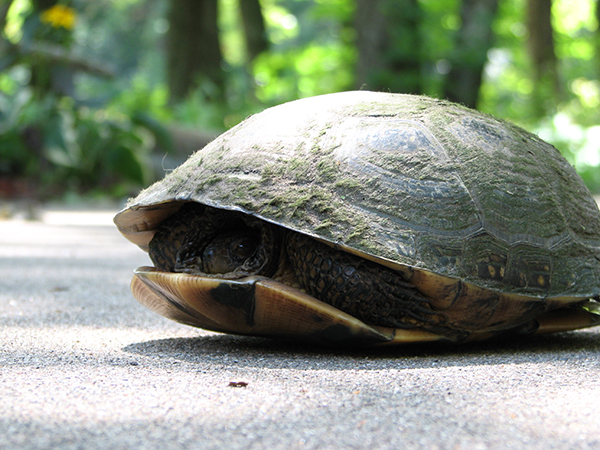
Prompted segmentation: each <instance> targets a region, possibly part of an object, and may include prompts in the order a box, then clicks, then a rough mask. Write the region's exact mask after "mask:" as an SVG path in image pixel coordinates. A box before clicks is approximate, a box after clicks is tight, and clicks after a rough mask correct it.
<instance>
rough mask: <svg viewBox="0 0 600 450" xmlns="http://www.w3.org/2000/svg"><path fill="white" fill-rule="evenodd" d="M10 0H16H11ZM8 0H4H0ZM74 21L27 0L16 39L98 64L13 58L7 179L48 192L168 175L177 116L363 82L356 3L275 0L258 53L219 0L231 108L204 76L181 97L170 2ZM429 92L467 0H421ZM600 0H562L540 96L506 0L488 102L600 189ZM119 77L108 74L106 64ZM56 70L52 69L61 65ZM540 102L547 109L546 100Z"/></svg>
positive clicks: (17, 2)
mask: <svg viewBox="0 0 600 450" xmlns="http://www.w3.org/2000/svg"><path fill="white" fill-rule="evenodd" d="M5 1H6V0H5ZM0 3H1V2H0ZM58 3H59V4H61V5H66V6H68V7H71V8H73V10H74V11H75V16H74V22H73V28H72V29H69V28H68V27H66V28H65V27H56V26H53V24H52V23H51V22H48V21H46V22H44V21H42V19H41V17H42V16H41V15H40V14H39V11H34V10H33V9H32V4H31V3H30V1H29V0H14V1H13V2H12V7H11V10H10V12H9V14H8V16H7V21H6V26H5V28H4V34H3V38H4V40H5V41H7V42H10V43H11V45H22V44H24V43H32V42H33V43H35V42H45V43H48V42H50V43H51V44H53V45H55V46H60V47H61V48H62V49H63V50H64V51H65V52H66V54H68V55H69V57H73V55H74V57H77V58H79V59H83V60H84V61H86V62H88V63H89V65H88V67H86V64H83V65H82V64H79V65H76V66H74V67H69V64H68V63H67V64H62V66H61V65H60V64H55V63H54V62H52V61H48V60H43V59H42V60H40V59H39V58H32V57H31V55H28V54H27V53H26V52H22V53H20V54H17V53H10V54H8V53H7V54H6V55H2V54H0V177H25V178H28V179H33V180H35V183H36V186H38V188H39V191H38V192H40V193H42V194H43V195H62V194H63V193H65V192H69V191H76V192H94V191H101V192H105V193H108V194H110V195H115V196H122V195H127V194H131V193H134V192H135V191H136V190H137V189H139V188H140V187H142V186H144V185H147V184H148V183H149V182H150V181H152V180H153V179H154V178H156V177H160V176H161V175H162V174H161V173H157V172H156V170H155V169H153V168H152V167H151V166H150V159H149V156H150V155H151V154H158V155H159V156H160V155H162V154H165V153H167V152H169V151H171V150H172V149H170V148H169V146H170V141H169V137H168V135H167V134H168V131H167V128H168V125H169V124H178V125H184V126H187V127H189V128H190V129H199V130H215V131H223V130H225V129H227V128H229V127H231V126H233V125H235V124H236V123H238V122H240V121H241V120H243V119H244V118H245V117H247V116H248V115H250V114H252V113H255V112H257V111H260V110H262V109H264V108H265V107H268V106H271V105H274V104H278V103H281V102H285V101H289V100H293V99H296V98H301V97H307V96H312V95H318V94H324V93H329V92H335V91H341V90H349V89H353V88H356V87H357V86H355V76H354V73H355V65H356V63H357V51H356V48H355V45H354V41H355V37H356V30H355V29H354V25H353V24H354V18H353V17H354V11H355V4H354V1H353V0H262V2H261V4H262V7H263V14H264V17H265V22H266V25H267V31H268V37H269V41H270V44H271V46H270V49H269V50H268V51H267V52H264V53H262V54H261V55H259V56H258V58H256V59H255V60H254V61H252V63H249V62H248V61H247V57H246V54H245V49H244V42H243V40H244V36H243V32H242V26H241V19H240V17H239V10H238V5H237V0H220V5H219V6H220V19H219V21H220V22H219V25H220V29H221V45H222V50H223V55H224V58H225V61H224V62H223V70H224V71H225V72H226V75H227V85H226V92H225V95H224V101H223V103H221V104H216V103H214V102H208V101H207V100H206V98H207V97H210V96H207V95H205V94H206V93H207V92H210V90H211V89H213V87H212V86H210V85H207V84H204V85H200V86H199V87H198V89H197V90H196V91H195V92H193V93H192V94H191V95H190V96H189V97H188V98H187V99H186V100H185V101H183V102H181V103H179V104H175V105H173V104H170V102H169V94H168V90H167V88H166V83H165V62H164V61H165V55H164V51H163V49H164V41H165V35H166V33H167V31H168V27H169V24H168V22H167V21H166V19H165V17H166V12H167V10H168V7H169V0H121V1H116V0H97V1H95V2H86V1H83V0H80V1H76V0H75V1H60V2H58ZM419 4H420V7H421V9H422V17H423V21H422V23H421V30H420V35H421V36H422V43H421V52H423V55H421V59H422V61H424V66H423V69H422V82H421V85H422V86H423V91H424V93H425V94H428V95H432V96H439V95H441V92H443V83H444V79H445V74H447V72H448V64H449V61H450V60H451V58H452V54H453V51H454V50H455V49H454V44H453V42H454V36H455V34H456V32H457V30H458V29H459V28H460V26H461V22H460V17H459V9H460V0H451V1H448V0H420V1H419ZM595 7H596V1H594V0H575V1H573V0H554V1H553V24H554V31H555V42H556V52H557V56H558V61H559V73H560V92H559V93H556V92H553V91H552V90H548V91H547V92H545V91H543V90H542V91H541V92H537V93H536V95H537V96H540V97H541V98H537V99H534V98H533V97H534V95H533V94H534V88H535V87H536V85H535V81H534V76H533V69H532V67H531V64H530V62H529V59H528V55H527V53H526V39H527V30H526V26H525V17H524V14H525V0H500V2H499V11H498V14H497V17H496V19H495V22H494V32H495V36H496V41H495V44H494V47H493V48H492V49H491V50H490V52H489V55H488V57H489V58H488V63H487V65H486V70H485V73H484V82H483V86H482V88H481V93H480V104H479V108H480V109H481V110H483V111H485V112H488V113H490V114H493V115H495V116H498V117H502V118H505V119H508V120H511V121H513V122H516V123H517V124H519V125H521V126H523V127H525V128H527V129H529V130H531V131H533V132H536V133H538V134H540V136H541V137H542V138H544V139H546V140H548V141H550V142H552V143H553V144H555V145H556V146H557V147H558V148H559V149H560V150H561V152H562V153H563V154H564V155H565V156H566V157H567V158H568V159H569V161H570V162H571V163H572V164H574V165H575V167H576V168H577V169H578V170H579V171H580V173H581V174H582V176H583V177H584V179H585V181H586V182H587V183H588V185H589V186H590V187H591V188H592V190H594V191H595V192H600V170H599V168H598V167H599V166H600V125H599V124H600V108H599V106H600V82H599V81H598V76H599V74H600V55H599V53H598V52H599V49H600V43H599V37H598V36H600V34H599V32H598V23H597V21H596V19H595V13H594V8H595ZM40 64H41V65H42V66H44V65H45V66H46V68H47V69H48V70H49V71H50V72H48V73H49V74H51V73H52V70H57V69H56V68H57V67H62V68H63V69H64V68H65V67H66V68H67V69H69V71H70V72H71V75H70V76H71V79H72V86H71V90H70V91H68V92H64V91H60V89H58V88H57V89H45V90H40V89H38V88H37V87H36V85H35V84H34V83H33V82H32V80H33V78H34V77H33V76H34V75H35V71H36V70H38V69H36V67H35V66H40ZM96 68H98V69H103V70H106V71H107V72H110V73H112V74H114V76H112V77H108V76H99V73H98V72H97V71H95V69H96ZM48 76H49V77H50V75H48ZM540 104H541V105H542V108H540V107H539V106H540Z"/></svg>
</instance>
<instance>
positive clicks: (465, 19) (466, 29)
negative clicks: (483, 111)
mask: <svg viewBox="0 0 600 450" xmlns="http://www.w3.org/2000/svg"><path fill="white" fill-rule="evenodd" d="M497 9H498V2H497V0H463V2H462V6H461V12H460V18H461V22H462V25H461V27H460V29H459V30H458V34H457V36H456V46H455V48H456V50H455V52H454V56H453V57H452V58H450V62H451V64H452V68H451V69H450V72H449V73H448V77H447V79H446V86H445V91H444V95H445V97H446V98H448V99H449V100H451V101H454V102H457V103H462V104H463V105H466V106H469V107H471V108H476V107H477V101H478V99H479V89H480V87H481V80H482V75H483V69H484V66H485V63H486V61H487V53H488V51H489V49H490V48H491V47H492V41H493V32H492V22H493V20H494V16H495V15H496V10H497Z"/></svg>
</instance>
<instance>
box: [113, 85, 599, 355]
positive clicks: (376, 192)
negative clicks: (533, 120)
mask: <svg viewBox="0 0 600 450" xmlns="http://www.w3.org/2000/svg"><path fill="white" fill-rule="evenodd" d="M114 222H115V224H116V225H117V227H118V229H119V230H120V232H121V233H122V234H123V235H124V236H125V237H126V238H127V239H129V240H130V241H131V242H133V243H134V244H137V245H138V246H139V247H140V248H142V249H143V250H145V251H148V252H149V255H150V259H151V260H152V262H153V266H147V267H141V268H138V269H137V270H135V272H134V277H133V280H132V283H131V289H132V292H133V295H134V296H135V297H136V298H137V299H138V300H139V301H140V302H141V303H142V304H143V305H145V306H147V307H148V308H150V309H151V310H153V311H155V312H157V313H159V314H161V315H163V316H165V317H167V318H169V319H173V320H175V321H178V322H180V323H183V324H187V325H191V326H196V327H200V328H204V329H207V330H212V331H216V332H221V333H233V334H239V335H250V336H265V337H271V338H285V339H291V340H297V341H303V342H310V343H316V344H325V345H334V346H349V347H351V346H355V347H356V346H371V345H389V344H409V343H423V342H452V343H462V342H469V341H479V340H483V339H488V338H492V337H497V336H515V335H518V336H526V335H530V334H535V333H547V332H558V331H566V330H574V329H579V328H584V327H590V326H594V325H597V324H599V323H600V313H599V310H600V308H599V301H598V298H599V297H600V213H599V211H598V206H597V204H596V202H595V201H594V199H593V197H592V195H591V194H590V191H589V190H588V189H587V188H586V186H585V184H584V183H583V181H582V179H581V178H580V177H579V176H578V174H577V173H576V172H575V170H574V169H573V168H572V167H571V165H570V164H569V163H568V162H567V161H566V160H565V159H564V158H563V157H562V156H561V155H560V153H559V151H558V150H557V149H556V148H555V147H553V146H552V145H550V144H548V143H546V142H544V141H543V140H541V139H540V138H538V137H537V136H535V135H534V134H531V133H529V132H527V131H525V130H523V129H522V128H519V127H517V126H516V125H513V124H510V123H508V122H506V121H503V120H499V119H496V118H494V117H492V116H489V115H486V114H484V113H481V112H478V111H475V110H472V109H469V108H466V107H464V106H461V105H458V104H454V103H451V102H448V101H444V100H439V99H434V98H430V97H426V96H415V95H405V94H392V93H381V92H369V91H353V92H340V93H334V94H326V95H321V96H316V97H310V98H305V99H300V100H295V101H292V102H288V103H284V104H281V105H278V106H274V107H270V108H267V109H265V110H264V111H262V112H260V113H258V114H255V115H252V116H250V117H249V118H247V119H246V120H244V121H243V122H241V123H240V124H238V125H236V126H235V127H233V128H231V129H229V130H228V131H226V132H225V133H223V134H222V135H221V136H219V137H218V138H216V139H215V140H214V141H212V142H211V143H209V144H208V145H207V146H206V147H204V148H203V149H201V150H199V151H197V152H196V153H194V154H193V155H192V156H191V157H190V158H189V159H188V160H187V161H186V162H185V163H183V164H182V165H181V166H179V167H178V168H177V169H175V170H173V171H172V172H170V173H168V174H167V175H166V176H165V178H164V179H162V180H160V181H158V182H156V183H154V184H153V185H151V186H150V187H148V188H146V189H145V190H143V191H142V192H141V193H140V194H139V195H138V196H137V197H136V198H134V199H131V200H129V201H128V203H127V204H126V205H125V207H124V209H123V210H122V211H121V212H119V213H118V214H117V215H116V216H115V219H114Z"/></svg>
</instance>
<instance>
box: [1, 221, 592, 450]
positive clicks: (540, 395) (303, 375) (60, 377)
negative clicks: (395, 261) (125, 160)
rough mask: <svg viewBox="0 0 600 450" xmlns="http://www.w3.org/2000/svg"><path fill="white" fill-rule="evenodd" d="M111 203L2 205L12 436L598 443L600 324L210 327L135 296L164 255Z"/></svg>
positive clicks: (151, 441)
mask: <svg viewBox="0 0 600 450" xmlns="http://www.w3.org/2000/svg"><path fill="white" fill-rule="evenodd" d="M113 213H114V211H107V212H95V213H93V214H83V213H61V212H59V211H54V212H52V211H50V212H48V213H46V214H44V215H43V219H44V221H38V222H26V221H19V220H12V221H4V222H0V337H1V342H2V344H1V347H0V449H111V450H112V449H155V448H156V449H196V448H198V449H204V448H206V449H221V448H223V449H262V448H265V449H273V448H275V449H324V448H343V449H346V448H356V449H364V448H367V449H377V448H382V449H387V448H390V449H392V448H393V449H400V448H409V449H410V448H419V449H504V448H511V449H512V448H514V449H561V450H563V449H598V448H600V425H599V424H600V377H599V375H600V332H599V331H598V330H588V331H580V332H572V333H563V334H558V335H553V336H546V337H534V338H531V339H528V340H521V341H519V340H511V341H502V342H492V343H483V344H477V345H467V346H462V347H457V346H452V347H448V346H446V347H439V346H425V345H421V346H413V347H409V348H395V349H391V350H390V349H386V350H377V351H374V350H371V351H368V350H361V351H334V350H331V349H324V348H314V347H307V346H302V345H294V344H291V343H284V342H283V343H282V342H276V341H270V340H266V339H258V338H243V337H235V336H228V335H220V334H216V333H210V332H205V331H202V330H196V329H193V328H189V327H185V326H183V325H178V324H176V323H172V322H169V321H167V320H166V319H163V318H162V317H159V316H156V315H154V314H153V313H151V312H149V311H147V310H145V309H144V308H143V307H142V306H140V305H139V304H137V302H136V301H135V300H134V298H133V297H132V296H131V294H130V293H129V287H128V285H129V280H130V277H131V271H132V269H133V268H135V267H136V266H139V265H144V264H147V263H148V259H147V256H146V255H145V254H144V253H142V252H141V251H140V250H138V249H137V248H136V247H134V246H133V245H131V244H129V243H128V242H127V241H126V240H125V239H124V238H122V237H121V236H120V235H119V234H118V232H117V231H116V229H115V227H113V226H112V225H111V222H110V218H111V216H112V214H113ZM232 381H234V382H237V381H244V382H246V383H247V386H245V387H230V386H229V384H230V382H232Z"/></svg>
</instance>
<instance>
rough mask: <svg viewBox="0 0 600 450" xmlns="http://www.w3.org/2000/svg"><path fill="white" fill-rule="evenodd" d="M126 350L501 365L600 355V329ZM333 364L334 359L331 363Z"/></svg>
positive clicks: (211, 339)
mask: <svg viewBox="0 0 600 450" xmlns="http://www.w3.org/2000/svg"><path fill="white" fill-rule="evenodd" d="M123 350H124V351H126V352H128V353H133V354H138V355H141V356H145V357H149V358H159V359H164V358H172V359H175V360H181V361H186V362H190V363H194V362H202V363H203V364H207V363H208V364H210V363H211V362H212V363H214V364H223V363H227V362H228V361H235V364H236V365H237V366H238V367H256V368H258V367H261V368H294V369H306V370H309V369H314V368H315V363H318V362H319V361H327V362H328V363H330V366H329V367H328V368H329V369H332V368H333V369H334V370H335V369H338V370H342V369H349V368H352V369H361V368H362V369H368V370H374V369H384V368H389V367H394V368H402V367H406V368H409V367H410V368H426V367H451V366H470V365H498V364H521V363H530V362H531V360H532V358H531V357H532V355H535V356H536V358H535V360H536V362H539V363H544V362H550V361H552V362H556V361H558V360H562V361H565V362H566V363H569V362H572V363H573V364H575V363H576V362H577V361H581V360H585V359H589V358H598V357H599V355H600V333H598V332H590V331H583V332H569V333H560V334H554V335H542V336H528V337H520V338H504V339H501V340H500V339H499V340H492V341H485V342H480V343H470V344H461V345H451V344H418V345H410V346H396V347H376V348H360V349H346V348H330V347H318V346H314V345H307V344H299V343H295V342H289V341H280V340H272V339H266V338H256V337H243V336H233V335H210V336H199V337H193V338H173V339H160V340H153V341H147V342H140V343H135V344H131V345H128V346H127V347H125V348H124V349H123ZM331 363H334V364H333V365H331Z"/></svg>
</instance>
